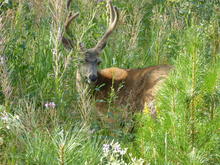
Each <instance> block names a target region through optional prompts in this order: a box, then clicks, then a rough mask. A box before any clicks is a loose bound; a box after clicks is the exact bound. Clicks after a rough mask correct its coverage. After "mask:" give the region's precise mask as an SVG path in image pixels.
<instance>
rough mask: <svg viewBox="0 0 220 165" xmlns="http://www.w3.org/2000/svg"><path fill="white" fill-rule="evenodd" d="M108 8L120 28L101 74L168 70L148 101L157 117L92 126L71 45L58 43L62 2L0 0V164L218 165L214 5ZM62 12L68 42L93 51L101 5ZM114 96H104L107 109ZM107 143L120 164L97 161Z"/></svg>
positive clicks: (219, 49)
mask: <svg viewBox="0 0 220 165" xmlns="http://www.w3.org/2000/svg"><path fill="white" fill-rule="evenodd" d="M113 3H114V5H115V6H117V7H118V8H119V11H120V20H119V25H118V27H117V29H116V30H115V32H114V33H113V35H112V36H111V38H110V40H109V42H108V45H107V46H106V48H105V49H104V51H103V53H102V56H101V58H102V61H103V62H102V64H101V68H106V67H111V66H117V67H122V68H136V67H138V68H141V67H147V66H150V65H156V64H171V65H173V66H174V69H173V71H172V73H171V74H170V76H169V78H168V80H167V81H166V83H165V84H164V86H163V88H161V90H160V92H159V93H158V96H157V98H156V109H157V111H158V113H157V114H158V116H157V118H156V119H152V118H151V117H150V116H149V115H148V114H142V113H141V114H135V116H134V119H133V120H132V121H131V120H130V119H129V120H124V118H123V120H124V121H123V125H124V127H123V126H121V127H112V128H111V129H109V128H108V127H106V126H105V125H103V123H100V122H99V121H98V120H97V118H96V113H95V112H96V109H95V108H94V106H93V103H94V102H95V100H93V98H92V97H91V96H90V95H88V93H87V89H84V88H83V87H81V88H78V89H77V87H76V78H75V77H76V70H77V65H78V63H79V60H80V58H81V57H80V55H81V54H80V51H79V50H78V47H77V43H76V49H75V50H74V51H72V52H67V51H66V50H65V49H64V48H63V46H62V45H61V43H60V36H61V35H62V34H63V33H64V22H65V19H66V17H67V15H68V12H69V11H68V9H67V7H66V2H65V1H58V0H48V1H37V0H34V1H29V0H19V1H11V0H9V1H2V2H1V3H0V55H1V58H0V59H1V61H0V71H1V72H0V78H1V80H0V83H1V95H0V104H1V105H0V164H105V163H110V164H111V163H114V162H121V164H123V163H124V164H126V163H127V164H129V163H130V164H135V162H136V164H137V162H139V164H142V163H143V161H144V163H145V164H147V163H149V164H218V163H219V162H220V154H219V150H220V143H219V141H220V132H219V128H220V121H219V116H220V108H219V107H220V105H219V103H220V90H219V89H220V79H219V75H220V67H219V66H220V40H219V27H220V26H219V18H220V13H219V5H220V4H219V2H218V1H195V0H190V1H188V0H181V1H179V0H172V1H171V0H166V1H159V0H158V1H151V0H138V1H136V0H129V1H126V2H125V1H117V0H115V1H113ZM70 10H72V11H73V12H79V13H80V16H79V17H78V18H77V19H76V20H74V21H73V23H72V24H71V26H70V29H69V34H71V37H72V39H73V40H75V41H77V42H83V43H84V44H85V45H86V47H92V46H94V45H95V44H96V43H97V41H98V40H99V39H100V37H101V36H102V35H103V33H104V32H105V30H106V28H107V23H108V22H107V20H108V12H107V11H106V2H105V1H98V0H92V1H90V0H76V1H73V2H72V4H71V7H70ZM64 35H65V34H64ZM116 95H117V92H116V91H113V93H112V95H111V97H110V98H109V109H114V105H112V104H111V102H112V100H111V99H117V96H116ZM49 103H54V106H48V105H50V104H49ZM45 105H46V106H45ZM126 109H127V107H125V108H124V110H126ZM120 117H121V116H120V115H119V117H118V118H117V121H122V117H121V118H120ZM117 124H118V125H120V123H119V122H118V123H117ZM132 130H133V131H132ZM112 135H114V136H112ZM112 139H114V141H115V142H116V141H118V142H120V143H121V145H122V146H123V148H128V151H127V154H126V155H123V156H119V157H118V155H116V156H115V153H113V154H112V155H108V156H106V155H105V154H106V153H104V152H103V151H102V144H104V143H110V144H113V143H112ZM116 144H117V143H116ZM129 153H132V155H133V156H131V155H130V154H129ZM111 156H114V157H113V159H111V160H110V159H109V160H108V159H107V158H109V157H111ZM133 157H137V158H140V159H137V160H139V161H135V160H136V159H134V158H133ZM104 158H105V161H104V162H103V159H104ZM142 159H143V161H142ZM122 162H123V163H122Z"/></svg>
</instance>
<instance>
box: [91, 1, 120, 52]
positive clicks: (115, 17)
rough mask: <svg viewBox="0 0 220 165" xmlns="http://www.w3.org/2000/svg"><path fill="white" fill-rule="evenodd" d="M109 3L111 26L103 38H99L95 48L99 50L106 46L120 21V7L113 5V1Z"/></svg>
mask: <svg viewBox="0 0 220 165" xmlns="http://www.w3.org/2000/svg"><path fill="white" fill-rule="evenodd" d="M108 5H109V10H110V23H109V27H108V29H107V31H106V32H105V34H104V35H103V36H102V38H101V40H99V41H98V43H97V45H96V46H95V49H96V50H97V51H99V52H100V51H101V50H102V49H103V48H104V47H105V45H106V43H107V39H108V37H109V36H110V35H111V34H112V32H113V31H114V29H115V27H116V25H117V23H118V18H119V13H118V9H117V8H116V7H114V6H112V2H111V1H108Z"/></svg>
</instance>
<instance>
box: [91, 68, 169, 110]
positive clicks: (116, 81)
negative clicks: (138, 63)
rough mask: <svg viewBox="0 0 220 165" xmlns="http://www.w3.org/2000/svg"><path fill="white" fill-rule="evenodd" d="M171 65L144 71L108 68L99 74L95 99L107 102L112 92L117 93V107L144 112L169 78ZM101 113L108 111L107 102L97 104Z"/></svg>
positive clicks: (144, 69) (115, 103) (115, 102)
mask: <svg viewBox="0 0 220 165" xmlns="http://www.w3.org/2000/svg"><path fill="white" fill-rule="evenodd" d="M170 69H171V66H169V65H157V66H152V67H148V68H143V69H120V68H107V69H103V70H101V71H99V72H98V80H97V82H96V84H95V85H96V86H100V89H99V90H98V91H96V93H95V97H96V99H98V100H104V101H106V99H107V98H109V96H110V93H111V90H112V89H114V91H117V92H116V94H117V98H116V99H115V101H114V105H116V106H119V107H120V106H127V105H129V109H131V111H135V112H137V111H142V110H143V109H144V106H145V105H146V104H148V103H150V102H151V101H153V99H154V97H155V95H156V93H157V91H158V89H159V87H160V86H161V83H162V82H163V81H164V80H165V78H166V77H167V76H168V73H169V71H170ZM96 106H97V107H98V109H99V110H100V111H101V113H105V112H106V111H107V109H108V107H107V102H101V103H100V102H99V103H97V104H96Z"/></svg>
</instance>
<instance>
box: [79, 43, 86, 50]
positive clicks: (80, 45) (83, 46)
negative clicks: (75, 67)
mask: <svg viewBox="0 0 220 165" xmlns="http://www.w3.org/2000/svg"><path fill="white" fill-rule="evenodd" d="M79 48H80V50H81V51H82V52H86V50H87V49H86V47H85V45H84V44H83V43H82V42H80V43H79Z"/></svg>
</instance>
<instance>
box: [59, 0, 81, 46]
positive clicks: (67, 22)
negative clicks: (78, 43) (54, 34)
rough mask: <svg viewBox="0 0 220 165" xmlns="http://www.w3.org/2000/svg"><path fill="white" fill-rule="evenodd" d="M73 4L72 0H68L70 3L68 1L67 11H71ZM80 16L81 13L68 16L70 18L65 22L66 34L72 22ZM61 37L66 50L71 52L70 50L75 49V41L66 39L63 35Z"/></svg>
mask: <svg viewBox="0 0 220 165" xmlns="http://www.w3.org/2000/svg"><path fill="white" fill-rule="evenodd" d="M71 2H72V0H68V1H67V9H68V10H69V8H70V4H71ZM78 15H79V13H75V14H73V13H72V12H70V13H69V15H68V17H67V19H66V22H65V24H64V33H65V32H66V33H67V34H68V28H69V26H70V24H71V22H72V21H73V20H74V19H75V18H76V17H77V16H78ZM61 37H62V38H61V41H62V43H63V45H64V47H65V48H67V49H69V50H70V49H72V48H73V47H74V44H73V40H71V39H68V38H66V37H64V36H63V34H62V36H61Z"/></svg>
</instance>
